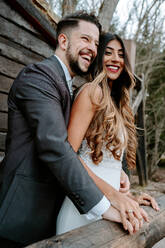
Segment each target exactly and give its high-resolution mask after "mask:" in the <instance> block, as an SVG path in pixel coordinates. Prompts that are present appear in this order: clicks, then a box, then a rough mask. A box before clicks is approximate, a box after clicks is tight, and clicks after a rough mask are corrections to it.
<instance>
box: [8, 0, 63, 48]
mask: <svg viewBox="0 0 165 248" xmlns="http://www.w3.org/2000/svg"><path fill="white" fill-rule="evenodd" d="M8 2H10V4H12V5H13V7H14V8H16V9H17V10H18V11H19V12H20V13H21V15H23V16H25V17H26V18H27V20H29V22H30V23H32V24H33V25H34V26H35V27H37V29H39V30H40V31H41V32H42V33H43V34H44V36H46V37H47V39H48V41H49V42H51V44H52V45H53V46H54V43H55V39H56V31H55V29H56V23H57V22H58V20H59V18H58V17H57V16H56V15H55V14H54V13H53V12H52V11H51V9H50V8H49V5H48V3H47V2H46V1H41V0H40V1H39V0H28V1H24V0H8Z"/></svg>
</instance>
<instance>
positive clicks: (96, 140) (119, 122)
mask: <svg viewBox="0 0 165 248" xmlns="http://www.w3.org/2000/svg"><path fill="white" fill-rule="evenodd" d="M111 40H118V41H119V42H120V44H121V46H122V49H123V54H124V69H123V71H122V73H121V74H120V76H119V78H118V79H116V80H114V81H113V84H112V88H110V86H109V79H108V78H107V75H106V72H105V70H104V67H103V57H104V54H105V49H106V47H107V44H108V43H109V42H110V41H111ZM92 75H93V77H95V79H94V80H93V81H92V82H91V86H90V92H89V95H90V98H91V101H92V103H93V105H94V107H95V115H94V117H93V119H92V122H91V123H90V126H89V128H88V130H87V132H86V135H85V137H86V139H87V143H88V145H89V147H90V148H91V157H92V160H93V162H94V163H95V164H99V163H100V162H101V161H102V159H103V152H102V148H103V143H104V144H106V149H107V150H109V151H110V152H111V153H112V155H113V157H114V158H115V159H117V160H121V154H122V149H123V148H125V152H126V160H127V165H128V168H129V169H132V168H135V166H136V147H137V140H136V128H135V124H134V117H133V113H132V109H131V107H130V96H129V90H130V88H132V87H133V86H134V77H133V74H132V72H131V67H130V64H129V60H128V56H127V53H126V49H125V47H124V44H123V41H122V40H121V38H120V37H119V36H118V35H116V34H111V33H104V34H102V35H101V36H100V42H99V48H98V56H97V59H96V61H95V66H94V67H93V74H92ZM98 87H99V89H100V88H101V96H100V98H99V100H98V97H96V95H97V93H96V92H98ZM122 134H123V135H122ZM122 136H123V138H121V137H122Z"/></svg>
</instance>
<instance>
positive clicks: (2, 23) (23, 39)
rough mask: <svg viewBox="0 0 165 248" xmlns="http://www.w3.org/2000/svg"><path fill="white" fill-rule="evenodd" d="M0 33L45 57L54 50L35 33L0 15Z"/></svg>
mask: <svg viewBox="0 0 165 248" xmlns="http://www.w3.org/2000/svg"><path fill="white" fill-rule="evenodd" d="M0 35H1V36H3V37H5V38H7V39H9V40H11V41H13V42H15V43H16V44H20V45H22V46H23V47H26V48H27V49H29V50H30V51H33V52H35V53H38V54H39V55H43V56H45V57H49V56H50V55H52V54H53V52H54V50H53V49H52V48H50V47H49V46H48V45H47V42H46V41H45V42H44V41H42V40H41V39H39V38H38V37H36V35H34V34H32V33H30V32H27V31H26V30H24V29H21V28H20V27H19V26H17V25H16V24H14V23H12V22H9V21H8V20H6V19H4V18H2V17H0ZM43 47H44V49H43Z"/></svg>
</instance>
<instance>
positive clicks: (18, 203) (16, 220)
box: [0, 56, 103, 245]
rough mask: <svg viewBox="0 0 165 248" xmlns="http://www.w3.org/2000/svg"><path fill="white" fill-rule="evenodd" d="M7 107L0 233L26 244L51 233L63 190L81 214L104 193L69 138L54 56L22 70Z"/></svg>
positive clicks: (62, 82) (65, 96) (65, 97)
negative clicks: (86, 168)
mask: <svg viewBox="0 0 165 248" xmlns="http://www.w3.org/2000/svg"><path fill="white" fill-rule="evenodd" d="M8 106H9V117H8V135H7V143H6V155H5V158H4V160H3V163H2V166H3V167H2V168H3V177H2V178H3V180H2V185H1V189H0V236H1V237H4V238H8V239H11V240H14V241H16V242H21V243H23V244H26V245H27V244H30V243H32V242H35V241H38V240H41V239H44V238H47V237H50V236H52V235H53V234H54V232H55V221H56V217H57V214H58V211H59V209H60V206H61V204H62V201H63V198H64V195H65V194H66V195H68V196H69V198H70V199H71V200H72V201H73V203H74V204H75V205H76V207H77V208H78V210H79V211H80V213H86V212H87V211H88V210H90V209H91V208H92V207H93V206H94V205H96V204H97V203H98V202H99V201H100V200H101V198H102V196H103V195H102V193H101V192H100V191H99V189H98V188H97V187H96V185H95V184H94V182H93V181H92V180H91V178H90V177H89V176H88V174H87V172H86V170H85V169H84V167H83V166H82V164H81V163H80V161H79V159H78V157H77V154H76V153H75V152H74V151H73V149H72V147H71V146H70V144H69V143H68V141H67V124H68V120H69V115H70V108H71V98H70V95H69V91H68V87H67V84H66V79H65V75H64V72H63V70H62V67H61V65H60V63H59V62H58V60H57V59H56V58H55V56H52V57H50V58H48V59H46V60H44V61H42V62H40V63H37V64H31V65H28V66H27V67H25V68H24V69H23V70H22V71H21V72H20V74H19V75H18V77H17V78H16V79H15V81H14V83H13V85H12V88H11V90H10V93H9V99H8Z"/></svg>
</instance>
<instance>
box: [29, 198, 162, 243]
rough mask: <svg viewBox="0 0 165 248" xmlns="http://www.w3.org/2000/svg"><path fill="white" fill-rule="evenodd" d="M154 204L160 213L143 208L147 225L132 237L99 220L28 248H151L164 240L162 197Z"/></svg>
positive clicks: (118, 225)
mask: <svg viewBox="0 0 165 248" xmlns="http://www.w3.org/2000/svg"><path fill="white" fill-rule="evenodd" d="M157 202H158V204H159V207H160V211H159V212H156V211H155V210H153V209H152V208H151V207H144V209H145V210H146V211H147V213H148V215H149V218H150V222H149V223H144V225H143V227H142V228H141V229H140V231H139V232H137V233H136V234H134V235H132V236H131V235H129V234H128V233H127V232H126V231H124V230H123V228H122V226H121V225H120V224H117V223H112V222H109V221H105V220H99V221H97V222H94V223H92V224H90V225H87V226H84V227H81V228H78V229H75V230H74V231H70V232H67V233H65V234H63V235H59V236H54V237H52V238H50V239H47V240H43V241H40V242H37V243H35V244H32V245H30V246H28V248H89V247H92V248H144V247H145V248H151V247H152V246H153V245H154V244H155V243H157V242H158V241H159V240H161V239H163V238H164V237H165V195H163V196H160V197H159V198H157ZM73 221H74V220H73Z"/></svg>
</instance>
